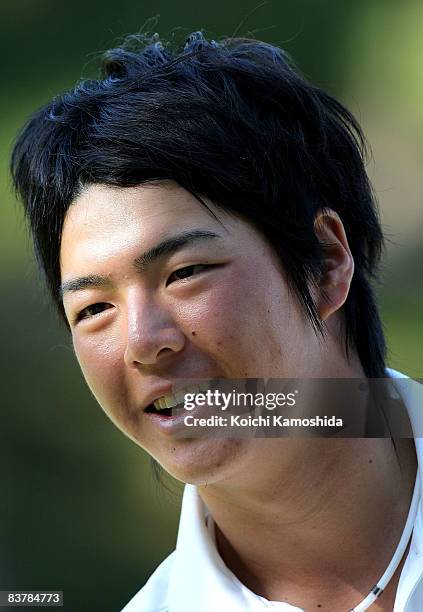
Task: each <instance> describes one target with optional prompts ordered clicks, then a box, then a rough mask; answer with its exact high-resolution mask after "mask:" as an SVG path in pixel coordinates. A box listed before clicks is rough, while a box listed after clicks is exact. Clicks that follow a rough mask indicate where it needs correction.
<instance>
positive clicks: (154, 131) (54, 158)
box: [12, 33, 423, 612]
mask: <svg viewBox="0 0 423 612" xmlns="http://www.w3.org/2000/svg"><path fill="white" fill-rule="evenodd" d="M132 43H133V39H131V46H129V47H125V46H123V47H121V48H118V49H115V50H112V51H110V52H109V53H108V54H107V55H106V58H105V62H104V72H103V75H102V78H101V79H99V80H97V81H88V82H83V83H80V84H79V85H77V87H76V88H75V89H74V90H73V91H71V92H68V93H66V94H65V95H63V96H61V97H59V98H56V99H54V100H53V101H52V102H51V103H50V104H49V105H48V106H46V107H45V108H43V109H41V110H40V111H38V113H36V114H35V115H34V116H33V117H32V118H31V119H30V121H29V122H28V124H27V125H26V127H25V128H24V130H23V131H22V133H21V135H20V136H19V138H18V141H17V143H16V146H15V149H14V153H13V161H12V171H13V176H14V180H15V184H16V186H17V189H18V190H19V192H20V194H21V196H22V198H23V201H24V204H25V208H26V212H27V215H28V218H29V220H30V223H31V227H32V231H33V236H34V241H35V246H36V252H37V255H38V257H39V261H40V263H41V266H42V269H43V270H44V272H45V276H46V279H47V283H48V286H49V288H50V291H51V294H52V297H53V299H54V301H55V303H56V304H57V306H58V308H59V310H60V312H61V314H62V315H63V317H64V320H65V322H66V324H67V326H68V327H69V329H70V331H71V333H72V338H73V343H74V348H75V353H76V356H77V358H78V361H79V363H80V365H81V369H82V371H83V374H84V376H85V379H86V381H87V383H88V385H89V387H90V389H91V390H92V392H93V393H94V395H95V397H96V398H97V399H98V402H99V403H100V405H101V406H102V408H103V409H104V410H105V412H106V413H107V414H108V416H109V417H110V418H111V419H112V420H113V422H114V423H115V424H116V425H117V427H119V428H120V429H121V430H122V431H123V432H124V433H125V434H126V435H127V436H128V437H130V438H131V439H132V440H134V442H135V443H136V444H138V445H140V446H141V447H142V448H144V449H145V450H146V451H147V452H148V453H149V454H150V455H151V456H152V457H153V458H154V459H155V460H156V461H157V462H158V463H159V464H160V465H161V466H162V467H164V468H165V469H166V470H167V471H168V472H169V473H170V474H172V475H173V476H174V477H175V478H177V479H179V480H181V481H183V482H185V483H189V484H187V486H186V488H185V493H184V499H183V507H182V514H181V523H180V530H179V536H178V544H177V547H176V551H175V552H174V553H173V554H172V555H171V556H170V557H169V558H168V559H166V560H165V561H164V562H163V564H162V565H161V566H160V567H159V568H158V569H157V570H156V572H155V573H154V574H153V576H152V577H151V579H150V580H149V582H148V583H147V585H146V586H145V587H144V588H143V589H141V591H140V592H139V593H138V594H137V595H136V596H135V597H134V599H133V600H132V601H131V602H130V603H129V604H128V605H127V606H126V607H125V611H127V612H134V611H136V610H140V611H141V610H142V611H150V612H153V611H154V612H159V611H164V610H169V611H170V612H189V611H194V610H195V611H196V612H197V611H200V610H201V612H212V611H213V612H215V611H218V610H225V611H226V610H228V611H234V612H237V611H241V610H262V609H265V608H267V607H274V608H277V609H281V610H313V609H322V610H327V611H331V612H334V611H337V612H339V611H342V610H351V609H353V608H354V609H355V610H365V609H368V608H369V606H372V608H371V609H374V610H385V611H387V610H393V609H395V610H396V611H400V610H407V612H411V611H414V610H418V609H420V608H421V606H423V581H422V574H423V564H422V560H421V557H420V552H419V550H420V549H421V548H420V547H421V546H422V545H423V533H422V532H421V529H422V528H421V525H420V522H421V515H420V514H417V519H416V518H415V517H416V508H417V503H418V501H419V484H420V476H419V472H418V467H417V466H418V460H419V458H421V457H423V455H422V454H421V453H423V448H420V447H419V440H418V439H416V440H415V441H414V440H413V439H400V440H396V442H395V444H393V443H392V442H393V441H392V440H391V439H389V438H388V439H386V438H316V437H313V438H290V439H283V440H281V439H280V438H270V437H267V438H266V437H264V438H263V437H261V438H257V437H245V438H237V437H221V438H219V437H208V436H196V437H185V436H180V435H177V427H176V426H175V420H172V418H168V417H166V416H164V415H160V411H159V409H160V408H163V406H167V407H171V406H175V405H176V404H178V403H180V395H177V393H178V392H179V393H180V392H181V391H188V390H189V388H188V387H183V386H182V387H181V382H180V381H183V380H186V379H196V380H197V379H200V380H201V379H206V380H210V379H215V378H219V379H250V378H263V379H269V378H272V379H273V378H280V379H293V378H298V379H304V380H309V379H333V378H337V379H338V378H339V379H353V378H358V379H363V380H365V379H369V378H383V377H387V376H388V372H387V371H386V370H385V363H384V355H385V345H384V339H383V333H382V328H381V323H380V319H379V316H378V313H377V309H376V306H375V302H374V299H373V294H372V290H371V287H370V280H371V277H372V276H374V275H375V273H376V271H377V265H378V261H379V257H380V252H381V248H382V243H383V238H382V233H381V229H380V225H379V222H378V217H377V212H376V205H375V202H374V199H373V195H372V191H371V188H370V185H369V182H368V179H367V176H366V173H365V169H364V161H363V155H364V138H363V136H362V133H361V131H360V128H359V126H358V125H357V123H356V121H355V120H354V118H353V117H352V116H351V114H350V113H349V112H348V111H347V110H346V109H345V108H344V107H342V106H341V105H340V104H339V103H338V102H336V101H335V100H334V99H333V98H331V97H330V96H328V95H327V94H325V93H323V92H322V91H321V90H319V89H318V88H316V87H314V86H313V85H311V84H309V83H307V82H306V81H305V80H304V79H303V78H302V77H301V76H300V75H299V74H298V73H297V72H296V71H295V70H294V69H293V68H292V66H291V64H290V62H289V60H288V59H287V57H286V56H285V54H284V53H283V52H282V51H281V50H280V49H278V48H275V47H272V46H270V45H267V44H265V43H262V42H258V41H250V40H227V41H222V42H221V43H219V44H218V43H216V42H215V41H211V42H208V41H206V40H205V39H204V37H203V36H202V35H201V34H200V33H195V34H193V35H192V36H191V37H190V38H189V39H188V41H187V43H186V45H185V48H184V49H183V51H182V52H181V53H180V54H173V53H172V52H171V50H170V49H169V48H168V47H167V46H163V45H162V44H161V43H160V41H159V40H158V37H157V36H155V37H153V39H152V40H150V41H147V43H146V44H145V45H144V46H143V47H142V48H140V50H139V51H137V50H134V48H133V44H132ZM391 375H393V373H391ZM191 390H192V388H191ZM403 400H404V402H405V404H406V408H407V410H408V416H409V418H410V421H411V426H412V427H413V429H414V430H415V431H416V428H417V427H418V426H420V425H421V423H419V419H420V421H421V417H420V416H419V414H418V410H417V405H416V403H417V400H416V399H412V398H409V397H408V396H407V394H406V393H404V394H403ZM168 412H169V410H168ZM416 450H417V454H416ZM419 456H420V457H419ZM413 526H414V532H413V539H412V540H411V544H410V534H411V530H412V529H413ZM399 542H400V544H398V543H399ZM406 549H407V550H406ZM381 577H382V580H380V579H381ZM375 585H376V586H375ZM376 599H377V601H376V602H375V603H373V602H374V601H375V600H376Z"/></svg>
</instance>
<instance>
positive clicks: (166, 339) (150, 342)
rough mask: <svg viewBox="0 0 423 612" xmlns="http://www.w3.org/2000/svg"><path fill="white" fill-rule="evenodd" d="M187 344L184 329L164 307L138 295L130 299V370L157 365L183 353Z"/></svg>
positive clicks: (127, 338)
mask: <svg viewBox="0 0 423 612" xmlns="http://www.w3.org/2000/svg"><path fill="white" fill-rule="evenodd" d="M184 344H185V336H184V334H183V332H182V330H181V329H180V327H179V326H178V325H177V323H176V321H175V320H174V319H173V317H172V316H171V314H170V313H169V312H168V311H167V310H166V309H165V308H163V307H162V306H161V305H160V304H158V303H157V302H156V301H154V302H153V301H152V300H148V299H146V298H145V297H143V296H140V295H139V294H137V295H135V294H134V295H132V296H130V297H129V299H128V302H127V313H126V346H125V354H124V360H125V363H126V365H127V366H128V367H131V368H139V367H140V365H154V364H156V363H158V362H159V361H160V358H161V356H162V355H164V354H169V353H170V352H173V353H178V352H179V351H181V350H182V349H183V347H184Z"/></svg>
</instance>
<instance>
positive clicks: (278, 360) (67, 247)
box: [61, 183, 321, 483]
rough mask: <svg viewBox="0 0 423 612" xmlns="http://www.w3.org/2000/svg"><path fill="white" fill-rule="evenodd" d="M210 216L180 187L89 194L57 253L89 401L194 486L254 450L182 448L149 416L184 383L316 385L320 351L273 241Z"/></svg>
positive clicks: (224, 216)
mask: <svg viewBox="0 0 423 612" xmlns="http://www.w3.org/2000/svg"><path fill="white" fill-rule="evenodd" d="M210 208H211V209H212V210H213V212H214V213H215V214H216V216H217V219H216V218H215V217H214V216H213V215H212V214H211V213H210V212H209V211H208V210H207V209H206V208H205V207H204V206H202V205H201V204H200V203H199V202H198V201H197V200H196V199H195V198H194V197H193V196H191V195H190V194H189V193H188V192H186V191H185V190H183V189H182V188H180V187H179V186H177V185H176V184H174V183H166V184H162V185H158V184H156V185H152V184H150V185H144V186H139V187H133V188H113V187H107V186H101V185H93V186H89V187H87V188H86V189H85V190H84V191H83V193H82V194H81V195H80V196H79V197H78V198H77V199H76V200H75V202H74V203H73V204H72V206H71V207H70V209H69V211H68V213H67V216H66V219H65V223H64V228H63V237H62V244H61V276H62V283H63V284H64V286H65V287H64V288H65V289H66V285H67V288H68V290H65V292H64V298H63V299H64V307H65V311H66V315H67V317H68V320H69V322H70V325H71V329H72V336H73V343H74V348H75V353H76V356H77V358H78V361H79V363H80V366H81V368H82V371H83V374H84V376H85V379H86V381H87V383H88V385H89V387H90V389H91V391H92V392H93V394H94V396H95V397H96V399H97V400H98V402H99V403H100V405H101V406H102V408H103V410H104V411H105V412H106V413H107V415H108V416H109V417H110V418H111V420H112V421H113V422H114V423H115V424H116V425H117V427H119V428H120V429H121V430H122V431H123V432H124V433H125V434H126V435H127V436H129V437H130V438H131V439H132V440H134V441H135V442H136V443H137V444H139V445H140V446H141V447H143V448H144V449H146V450H147V452H148V453H150V454H151V455H152V456H153V457H154V458H155V459H156V460H157V461H159V463H160V464H161V465H162V466H163V467H164V468H165V469H166V470H167V471H168V472H170V473H171V474H173V475H174V476H175V477H176V478H179V479H180V480H183V481H186V482H194V483H200V482H204V481H206V480H207V481H210V479H213V478H219V477H223V475H224V474H227V473H228V471H230V470H231V466H235V465H236V459H237V457H238V458H239V457H241V456H242V455H245V454H246V453H248V452H249V449H250V448H251V445H253V444H254V440H247V439H244V440H230V439H215V438H214V439H210V438H203V439H201V438H196V439H177V438H175V437H173V436H172V434H171V433H169V432H167V433H166V432H163V431H162V429H161V428H160V427H159V426H158V425H157V420H155V419H153V418H151V415H149V414H148V413H146V412H145V411H144V409H145V408H146V406H147V405H148V404H151V402H152V401H153V400H156V399H157V398H159V397H161V396H164V395H165V394H169V393H172V390H173V391H174V390H175V389H176V388H178V381H181V380H183V379H197V378H199V379H210V378H216V377H218V378H238V379H239V378H249V377H252V378H255V377H257V378H271V377H281V378H282V377H286V378H295V377H307V376H318V375H319V374H320V373H321V372H320V369H319V368H320V367H321V366H320V364H321V360H320V355H319V351H320V348H319V343H318V340H317V338H316V336H315V334H314V332H313V330H312V328H311V326H310V324H309V323H308V321H307V320H306V318H305V317H304V316H303V314H302V311H301V309H300V308H299V306H298V305H297V304H296V302H295V301H294V300H293V298H292V296H291V295H290V293H289V291H288V288H287V284H286V281H285V279H284V276H283V271H282V270H281V267H280V264H279V262H278V260H277V258H276V256H275V255H274V254H273V251H272V250H271V248H270V246H269V245H268V244H267V242H266V240H265V239H264V238H263V237H262V235H261V234H260V233H259V232H258V231H257V230H255V229H254V228H253V227H252V226H250V225H249V224H248V223H247V222H245V221H244V220H242V219H240V218H238V217H235V216H233V215H229V214H228V213H225V212H224V211H222V210H220V209H218V208H217V207H215V206H213V205H212V204H210ZM158 245H162V248H160V249H156V250H154V249H155V247H157V246H158ZM152 249H153V250H152ZM147 252H148V254H147V256H146V255H145V254H146V253H147ZM143 255H144V256H143ZM78 279H79V280H78Z"/></svg>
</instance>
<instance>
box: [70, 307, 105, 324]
mask: <svg viewBox="0 0 423 612" xmlns="http://www.w3.org/2000/svg"><path fill="white" fill-rule="evenodd" d="M111 307H112V305H111V304H108V303H107V302H97V303H96V304H90V306H87V307H86V308H83V310H81V311H80V312H79V313H78V314H77V316H76V319H75V321H76V322H78V321H81V320H82V319H90V318H91V317H95V315H97V314H100V313H101V312H103V311H104V310H107V309H108V308H111Z"/></svg>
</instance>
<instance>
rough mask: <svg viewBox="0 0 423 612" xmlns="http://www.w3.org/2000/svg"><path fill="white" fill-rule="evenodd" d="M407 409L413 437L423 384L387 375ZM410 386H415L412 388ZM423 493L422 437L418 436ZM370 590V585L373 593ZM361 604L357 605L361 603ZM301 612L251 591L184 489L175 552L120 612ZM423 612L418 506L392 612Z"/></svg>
mask: <svg viewBox="0 0 423 612" xmlns="http://www.w3.org/2000/svg"><path fill="white" fill-rule="evenodd" d="M387 372H388V374H389V376H391V377H392V378H393V379H394V384H395V387H396V389H397V390H398V392H399V394H400V395H401V397H402V399H403V401H404V404H405V405H406V407H407V410H408V414H409V417H410V421H411V425H412V428H413V431H414V433H415V434H416V432H419V433H420V435H421V432H422V431H423V385H420V384H418V383H416V382H414V381H410V380H407V383H405V384H402V382H401V381H404V379H407V377H406V376H404V375H402V374H400V373H398V372H396V371H395V370H387ZM409 383H411V384H409ZM415 444H416V451H417V460H418V466H419V467H418V470H417V478H420V479H421V490H423V438H418V437H415ZM371 586H372V585H369V588H370V587H371ZM358 603H359V602H356V604H358ZM265 610H277V611H278V612H302V610H301V609H300V608H297V607H295V606H291V605H289V604H287V603H283V602H273V601H268V600H267V599H265V598H264V597H260V596H259V595H256V594H255V593H253V592H252V591H251V590H250V589H248V588H247V587H246V586H245V585H244V584H242V583H241V582H240V580H238V578H237V577H236V576H235V575H234V574H233V573H232V572H231V570H230V569H229V568H228V567H226V565H225V564H224V562H223V560H222V558H221V557H220V555H219V553H218V551H217V547H216V543H215V539H214V524H213V521H211V520H210V517H209V515H208V511H207V508H206V506H205V504H204V503H203V501H202V500H201V498H200V496H199V494H198V491H197V488H196V487H195V486H193V485H185V489H184V495H183V499H182V509H181V518H180V523H179V531H178V539H177V543H176V549H175V551H174V552H173V553H171V554H170V555H169V556H168V557H167V558H166V559H165V560H164V561H163V562H162V563H161V564H160V565H159V567H158V568H157V569H156V571H155V572H154V573H153V575H152V576H151V577H150V579H149V580H148V582H147V583H146V584H145V586H144V587H143V588H142V589H141V590H140V591H138V593H137V594H136V595H135V596H134V597H133V598H132V599H131V601H130V602H129V603H128V604H127V605H126V606H125V607H124V608H123V610H122V611H121V612H263V611H265ZM422 611H423V508H422V500H420V501H419V507H418V511H417V516H416V520H415V523H414V530H413V535H412V539H411V545H410V549H409V552H408V555H407V558H406V561H405V563H404V566H403V569H402V572H401V576H400V581H399V584H398V589H397V594H396V599H395V605H394V610H393V612H422Z"/></svg>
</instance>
